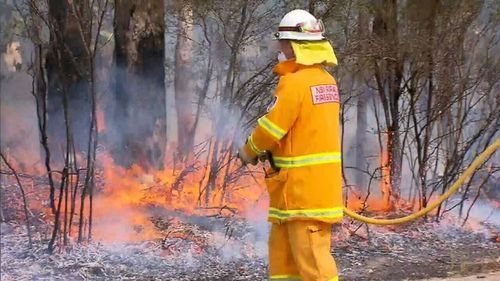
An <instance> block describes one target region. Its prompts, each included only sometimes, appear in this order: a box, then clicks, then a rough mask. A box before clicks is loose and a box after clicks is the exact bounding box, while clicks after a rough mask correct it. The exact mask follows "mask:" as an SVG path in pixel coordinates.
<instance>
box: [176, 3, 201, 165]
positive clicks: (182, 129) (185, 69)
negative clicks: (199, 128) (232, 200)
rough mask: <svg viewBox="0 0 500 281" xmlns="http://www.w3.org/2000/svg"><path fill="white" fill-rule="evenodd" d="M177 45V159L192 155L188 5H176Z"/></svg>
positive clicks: (190, 33)
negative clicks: (177, 16) (177, 7)
mask: <svg viewBox="0 0 500 281" xmlns="http://www.w3.org/2000/svg"><path fill="white" fill-rule="evenodd" d="M178 14H179V19H178V24H177V42H176V45H175V80H174V84H175V109H176V112H177V146H178V148H177V149H178V154H179V156H180V158H181V159H183V160H187V159H188V158H189V155H192V149H193V145H194V134H195V131H194V130H195V129H196V128H194V124H195V120H194V119H195V116H194V107H193V105H192V104H193V102H194V87H193V85H192V83H193V82H192V78H191V75H192V74H193V73H192V72H191V69H192V66H191V60H192V51H193V44H192V42H191V40H192V36H193V26H192V18H193V10H192V7H191V5H190V4H189V3H187V4H186V3H180V7H179V10H178Z"/></svg>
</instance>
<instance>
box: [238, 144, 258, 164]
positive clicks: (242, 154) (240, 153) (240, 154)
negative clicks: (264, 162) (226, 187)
mask: <svg viewBox="0 0 500 281" xmlns="http://www.w3.org/2000/svg"><path fill="white" fill-rule="evenodd" d="M236 157H238V158H239V159H240V160H241V163H242V164H243V165H247V164H252V165H254V166H255V165H257V161H258V159H257V157H255V158H252V157H250V156H249V155H247V154H246V152H245V150H244V149H243V147H242V148H240V150H239V151H238V153H237V154H236Z"/></svg>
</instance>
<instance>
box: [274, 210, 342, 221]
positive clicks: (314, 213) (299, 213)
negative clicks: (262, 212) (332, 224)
mask: <svg viewBox="0 0 500 281" xmlns="http://www.w3.org/2000/svg"><path fill="white" fill-rule="evenodd" d="M343 210H344V208H343V207H336V208H325V209H306V210H280V209H276V208H269V217H270V218H274V219H279V220H285V219H290V218H325V219H334V218H342V216H343V214H344V211H343Z"/></svg>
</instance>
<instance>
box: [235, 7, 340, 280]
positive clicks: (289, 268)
mask: <svg viewBox="0 0 500 281" xmlns="http://www.w3.org/2000/svg"><path fill="white" fill-rule="evenodd" d="M275 37H276V39H278V42H279V44H280V48H281V51H282V52H281V53H280V55H279V56H278V59H279V61H280V62H279V63H278V64H277V66H276V67H275V68H274V70H273V71H274V72H275V73H277V74H278V75H279V76H280V79H279V83H278V86H277V89H276V92H275V96H274V100H273V103H272V104H271V105H270V106H269V107H268V112H267V114H266V115H264V116H262V117H261V118H260V119H258V125H257V127H256V128H255V130H254V131H253V132H252V134H250V136H249V137H248V139H247V141H246V144H245V145H244V146H243V147H242V148H241V149H240V150H239V152H238V157H239V158H240V159H241V161H242V162H243V163H244V164H248V163H250V164H253V165H255V164H256V163H257V159H258V158H259V157H260V156H261V155H265V153H267V152H270V154H272V159H271V160H272V161H273V162H274V166H275V168H274V169H273V168H271V169H268V171H267V172H266V179H265V181H266V185H267V190H268V193H269V197H270V208H269V214H268V220H269V221H270V222H271V224H272V226H271V231H270V237H269V275H270V276H269V277H270V279H271V280H304V281H326V280H329V281H332V280H338V274H337V267H336V265H335V261H334V259H333V257H332V255H331V252H330V244H331V230H332V225H333V224H334V223H338V222H340V221H341V220H342V215H343V212H342V207H343V205H342V185H341V179H342V176H341V152H340V134H339V125H340V124H339V108H340V101H339V91H338V88H337V85H336V81H335V79H334V78H333V77H332V76H331V75H330V74H329V73H328V72H327V71H326V70H325V69H324V67H325V66H334V65H336V64H337V59H336V57H335V54H334V52H333V48H332V46H331V45H330V43H329V42H328V41H327V40H326V38H325V37H324V26H323V24H322V22H321V20H317V19H316V18H315V17H314V16H313V15H311V14H310V13H308V12H307V11H304V10H294V11H291V12H289V13H288V14H286V15H285V16H284V17H283V19H282V20H281V22H280V24H279V28H278V32H277V33H276V34H275Z"/></svg>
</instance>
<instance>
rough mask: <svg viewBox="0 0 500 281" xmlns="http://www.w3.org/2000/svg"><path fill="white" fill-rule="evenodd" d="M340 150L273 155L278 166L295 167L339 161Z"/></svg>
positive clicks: (340, 157)
mask: <svg viewBox="0 0 500 281" xmlns="http://www.w3.org/2000/svg"><path fill="white" fill-rule="evenodd" d="M341 159H342V154H341V153H340V152H324V153H315V154H308V155H301V156H293V157H273V160H274V163H275V164H276V166H277V167H279V168H297V167H305V166H312V165H319V164H328V163H340V162H341Z"/></svg>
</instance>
